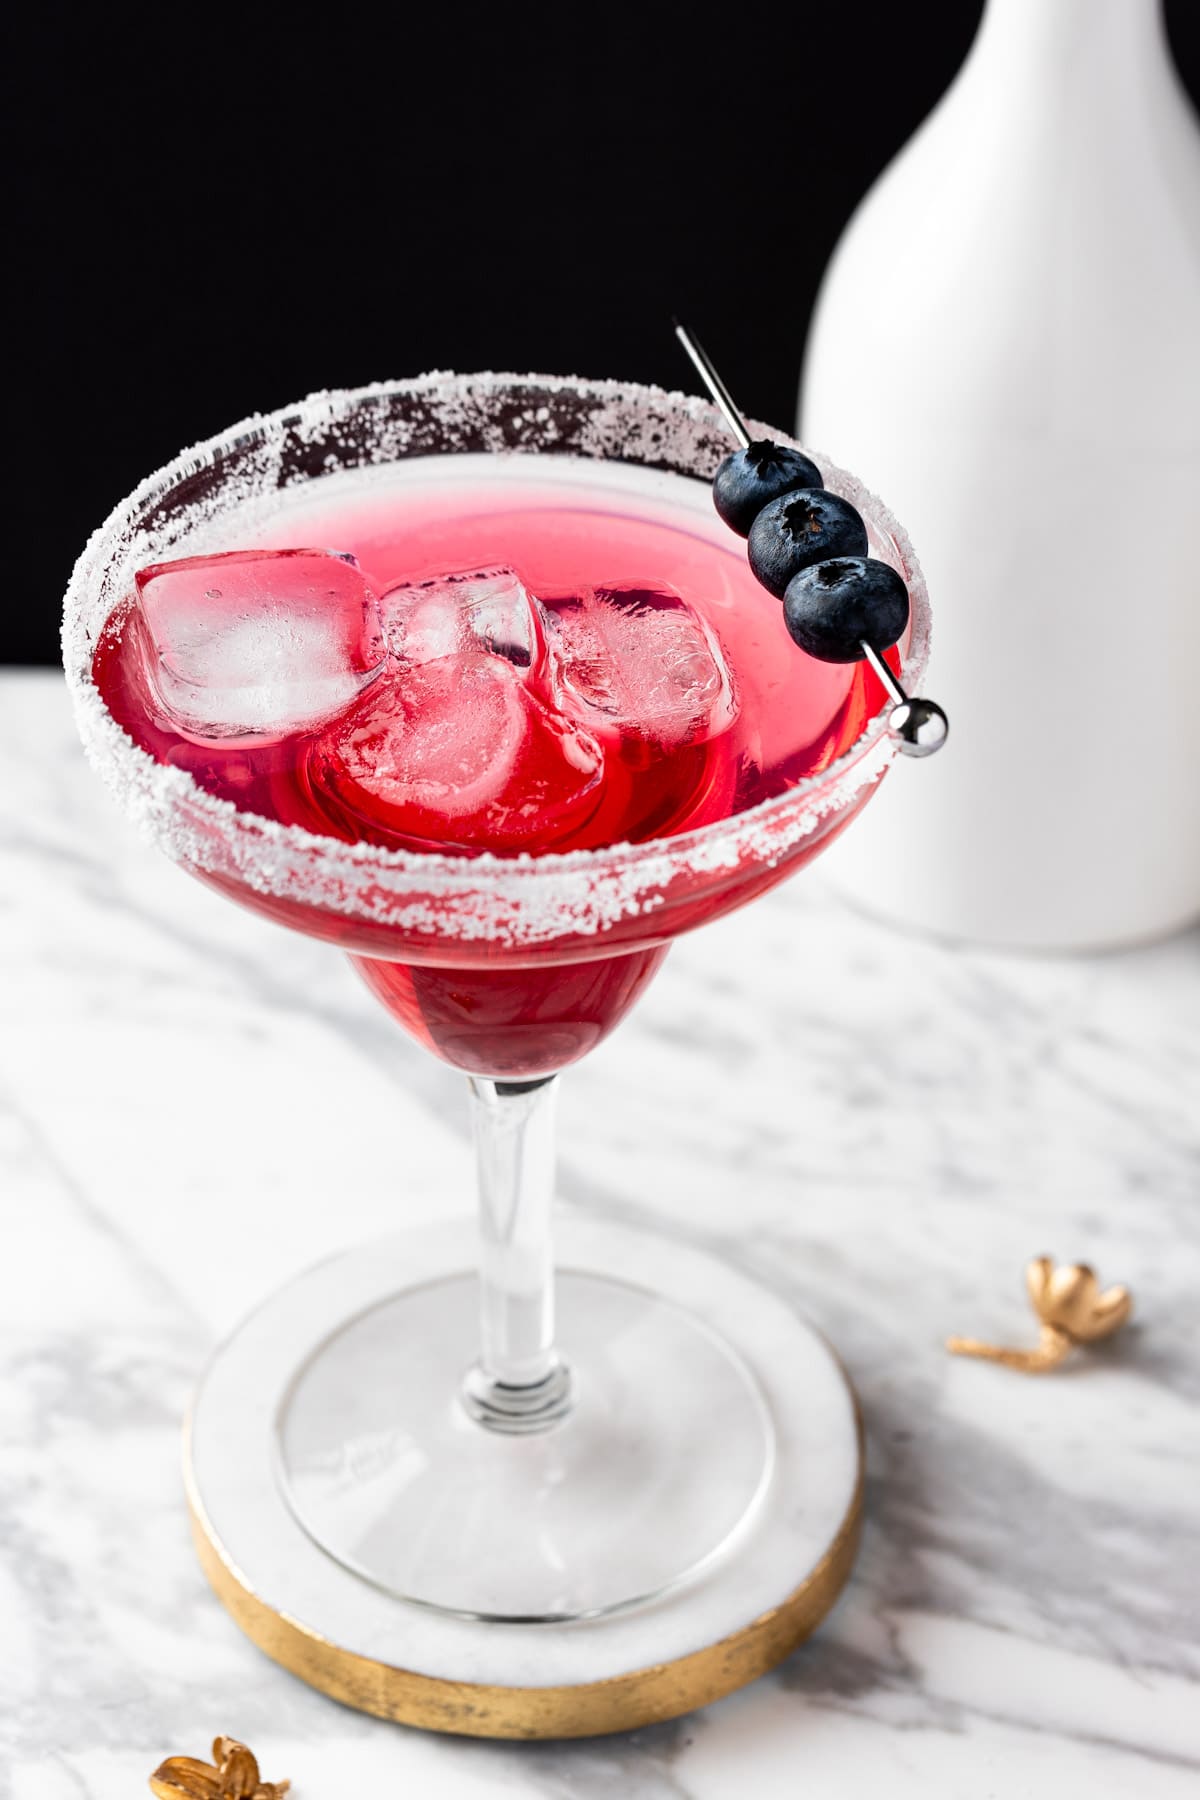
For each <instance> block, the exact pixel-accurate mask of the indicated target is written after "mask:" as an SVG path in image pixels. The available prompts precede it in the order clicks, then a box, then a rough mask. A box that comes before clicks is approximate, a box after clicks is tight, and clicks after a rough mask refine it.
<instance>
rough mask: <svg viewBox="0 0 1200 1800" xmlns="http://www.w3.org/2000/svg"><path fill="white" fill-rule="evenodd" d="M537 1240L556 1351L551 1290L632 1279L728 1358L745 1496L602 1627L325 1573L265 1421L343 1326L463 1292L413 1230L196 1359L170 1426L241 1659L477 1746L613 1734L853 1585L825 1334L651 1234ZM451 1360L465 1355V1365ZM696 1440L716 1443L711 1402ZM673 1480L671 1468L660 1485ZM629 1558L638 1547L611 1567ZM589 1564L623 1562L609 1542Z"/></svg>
mask: <svg viewBox="0 0 1200 1800" xmlns="http://www.w3.org/2000/svg"><path fill="white" fill-rule="evenodd" d="M555 1236H556V1250H557V1255H558V1262H559V1268H560V1275H561V1282H560V1294H561V1304H560V1315H561V1325H562V1330H561V1336H562V1341H563V1344H564V1348H565V1350H566V1353H567V1355H568V1357H569V1356H570V1350H571V1295H572V1284H573V1283H578V1284H580V1290H579V1291H580V1292H582V1291H583V1286H584V1285H591V1286H593V1287H594V1286H595V1284H596V1282H597V1281H600V1282H608V1283H610V1284H611V1285H612V1286H614V1287H617V1286H621V1287H629V1286H630V1285H631V1283H633V1282H636V1283H637V1284H638V1285H639V1287H644V1289H646V1290H650V1291H651V1292H653V1294H655V1295H658V1296H661V1298H662V1300H663V1301H664V1302H665V1303H667V1304H668V1305H670V1306H673V1307H675V1308H678V1309H680V1311H681V1313H683V1314H687V1315H690V1316H691V1317H692V1319H693V1320H694V1322H695V1324H696V1326H697V1327H698V1329H701V1330H703V1331H705V1332H708V1333H711V1334H715V1336H716V1337H717V1338H719V1339H722V1340H724V1343H725V1344H726V1345H727V1346H728V1347H730V1348H731V1350H732V1351H733V1352H734V1353H735V1355H736V1359H737V1360H738V1362H739V1364H740V1367H741V1368H742V1369H743V1370H744V1371H745V1374H746V1378H747V1380H748V1382H749V1383H750V1384H752V1386H753V1389H754V1391H755V1393H756V1396H757V1399H758V1401H759V1402H760V1403H761V1416H762V1420H763V1424H764V1431H765V1434H766V1442H767V1443H768V1446H769V1453H768V1456H767V1459H766V1466H765V1473H764V1478H763V1480H762V1483H761V1490H760V1492H759V1494H758V1496H757V1498H756V1500H755V1503H754V1505H753V1507H752V1508H750V1509H749V1510H748V1511H747V1514H746V1518H745V1521H744V1523H743V1524H742V1525H741V1526H740V1527H739V1528H738V1529H737V1530H736V1531H734V1532H733V1533H732V1534H730V1535H728V1536H727V1537H726V1538H725V1539H724V1541H723V1542H722V1544H721V1547H720V1550H719V1552H718V1553H717V1554H714V1555H713V1556H712V1557H711V1558H710V1559H709V1560H708V1561H706V1562H702V1563H700V1564H699V1565H698V1566H697V1567H696V1568H695V1569H694V1570H693V1572H692V1573H691V1574H690V1575H689V1576H688V1577H687V1579H685V1580H683V1581H680V1582H678V1583H677V1584H676V1585H674V1586H672V1587H669V1588H667V1589H666V1591H664V1592H661V1593H658V1594H657V1595H655V1596H654V1597H653V1598H650V1599H646V1600H639V1601H637V1602H636V1603H633V1604H630V1605H627V1606H623V1607H619V1608H616V1609H615V1610H612V1611H609V1612H605V1613H602V1614H600V1615H599V1616H592V1617H585V1618H571V1619H558V1620H554V1621H551V1622H542V1621H537V1622H530V1621H525V1620H522V1621H520V1622H509V1621H507V1620H505V1621H497V1620H496V1619H495V1618H490V1619H480V1618H473V1617H469V1616H462V1615H461V1614H459V1613H456V1612H452V1611H447V1610H443V1609H442V1608H440V1607H437V1606H431V1605H428V1604H423V1603H418V1602H414V1601H411V1600H405V1599H401V1598H398V1597H396V1595H395V1594H394V1593H392V1592H388V1591H386V1590H385V1589H384V1588H382V1587H380V1586H378V1585H375V1584H374V1583H373V1582H371V1581H370V1580H367V1579H365V1578H364V1576H363V1575H362V1574H360V1573H356V1572H354V1570H353V1569H351V1568H350V1567H347V1566H346V1564H345V1563H344V1562H343V1561H341V1560H335V1558H334V1556H332V1555H330V1554H328V1553H327V1552H326V1551H325V1550H324V1549H322V1548H320V1547H319V1545H318V1543H317V1542H316V1541H315V1538H314V1536H312V1535H310V1533H309V1531H308V1530H306V1529H305V1526H304V1525H303V1524H302V1523H301V1522H300V1518H299V1516H298V1510H297V1507H296V1504H295V1495H294V1494H292V1495H289V1493H288V1491H287V1481H286V1477H285V1474H284V1471H283V1468H282V1466H281V1460H280V1449H279V1445H280V1429H281V1420H282V1419H283V1418H284V1416H285V1414H286V1410H287V1408H288V1405H289V1401H290V1399H291V1397H292V1395H293V1393H294V1391H295V1389H296V1384H297V1379H298V1376H299V1375H300V1374H301V1372H302V1371H303V1370H305V1369H306V1368H307V1367H308V1366H309V1365H310V1364H311V1362H312V1360H313V1357H314V1353H315V1352H316V1351H317V1349H318V1347H319V1346H321V1345H322V1344H325V1343H328V1342H329V1341H330V1339H331V1337H334V1336H336V1335H337V1334H339V1333H342V1332H344V1331H346V1329H347V1328H348V1326H350V1325H351V1322H354V1323H357V1322H358V1321H361V1320H363V1319H368V1320H369V1319H370V1318H371V1317H373V1316H376V1315H379V1316H385V1315H384V1314H383V1312H382V1309H385V1308H386V1307H388V1306H389V1305H391V1304H393V1303H394V1300H395V1297H396V1296H398V1295H400V1296H402V1295H404V1294H405V1293H416V1292H418V1291H421V1292H428V1291H429V1290H431V1289H433V1290H438V1289H439V1284H441V1285H442V1289H443V1290H444V1291H445V1292H446V1294H447V1295H448V1296H450V1297H451V1298H452V1297H453V1295H454V1293H455V1290H456V1289H457V1286H458V1280H459V1279H460V1278H461V1280H462V1281H464V1282H465V1281H469V1280H470V1279H471V1275H472V1270H473V1264H474V1254H475V1250H474V1234H473V1227H472V1225H471V1223H470V1222H468V1221H464V1222H462V1223H455V1224H452V1225H447V1226H444V1227H443V1226H438V1227H434V1228H431V1229H427V1230H422V1231H417V1232H412V1233H409V1234H406V1235H405V1236H403V1237H400V1238H396V1239H393V1240H390V1241H388V1242H386V1243H383V1244H371V1245H367V1246H364V1247H361V1248H359V1249H355V1250H351V1251H348V1252H346V1253H344V1254H342V1255H340V1256H338V1257H335V1258H334V1259H332V1260H331V1261H329V1262H326V1263H323V1264H321V1265H319V1266H318V1267H317V1268H315V1269H312V1270H310V1271H308V1272H307V1273H306V1274H304V1275H302V1276H300V1277H298V1278H297V1279H296V1280H294V1281H293V1282H291V1283H290V1284H289V1285H288V1286H287V1287H285V1288H283V1289H282V1290H281V1291H280V1292H279V1293H277V1294H275V1295H273V1296H272V1297H271V1298H270V1299H269V1300H267V1301H266V1303H265V1304H264V1305H263V1306H262V1307H261V1308H260V1309H259V1310H258V1311H257V1312H256V1313H255V1314H254V1315H253V1316H252V1317H251V1318H250V1319H248V1320H247V1321H246V1322H245V1323H244V1324H243V1325H242V1326H240V1327H239V1329H238V1330H237V1331H236V1332H235V1333H234V1334H233V1336H232V1337H231V1338H229V1339H228V1340H227V1342H226V1343H225V1344H224V1345H223V1346H222V1347H221V1349H220V1350H219V1351H218V1352H217V1354H216V1356H215V1357H214V1358H213V1361H212V1363H211V1364H210V1366H209V1368H208V1370H207V1372H206V1373H205V1376H204V1378H203V1381H202V1383H201V1385H200V1389H199V1392H198V1394H197V1396H196V1400H195V1403H194V1406H193V1410H192V1415H191V1418H190V1420H189V1425H188V1433H187V1445H186V1475H187V1486H188V1497H189V1503H190V1506H191V1511H192V1519H193V1525H194V1528H195V1535H196V1543H197V1548H198V1550H199V1554H200V1560H201V1563H202V1566H203V1568H204V1571H205V1573H206V1575H207V1576H208V1578H209V1580H210V1581H211V1583H212V1585H213V1587H214V1588H215V1590H216V1592H217V1594H218V1596H219V1597H220V1599H221V1601H222V1602H223V1604H224V1605H225V1606H226V1608H227V1609H228V1611H229V1612H230V1613H231V1614H232V1616H233V1618H234V1619H235V1620H236V1621H237V1623H238V1624H239V1625H240V1626H241V1628H242V1630H243V1631H244V1632H245V1633H246V1635H247V1636H248V1637H249V1638H251V1639H252V1640H253V1642H254V1643H256V1644H257V1645H258V1646H259V1648H260V1649H262V1650H264V1651H266V1653H267V1654H268V1655H269V1656H271V1657H273V1658H274V1659H275V1660H276V1661H277V1662H279V1663H281V1664H282V1665H283V1667H284V1668H286V1669H289V1670H291V1671H292V1673H293V1674H296V1675H298V1676H300V1677H301V1679H302V1680H304V1681H307V1682H309V1683H310V1684H311V1685H312V1686H314V1687H316V1688H319V1689H321V1690H322V1691H323V1692H324V1693H326V1694H329V1695H331V1696H332V1697H333V1698H334V1699H337V1700H340V1701H342V1702H344V1703H345V1704H346V1705H348V1706H353V1707H357V1708H359V1709H360V1710H362V1711H364V1712H369V1713H375V1714H377V1715H378V1716H380V1717H382V1718H387V1719H394V1720H397V1721H399V1722H401V1723H403V1724H406V1725H415V1726H420V1727H423V1728H425V1729H426V1730H431V1731H445V1732H458V1733H463V1734H466V1735H470V1736H476V1737H505V1738H555V1737H586V1736H590V1735H593V1734H599V1733H604V1732H613V1731H625V1730H630V1729H632V1728H634V1727H635V1726H640V1725H646V1724H649V1723H652V1722H655V1721H658V1720H663V1719H670V1718H674V1717H676V1716H678V1715H679V1714H682V1713H686V1712H690V1711H691V1710H692V1709H694V1708H695V1707H698V1706H703V1705H704V1704H706V1703H707V1702H709V1701H711V1700H715V1699H717V1698H719V1697H720V1696H721V1695H722V1694H727V1693H730V1692H732V1691H733V1690H734V1689H735V1688H739V1687H742V1686H744V1685H745V1684H746V1683H747V1682H749V1681H753V1680H754V1679H755V1677H756V1676H758V1675H761V1674H762V1673H764V1671H765V1670H767V1669H769V1668H772V1667H773V1666H774V1665H775V1664H776V1663H778V1662H780V1661H781V1660H782V1658H783V1657H785V1656H786V1655H787V1654H788V1653H789V1651H791V1650H792V1649H794V1647H795V1646H796V1645H797V1644H798V1643H799V1642H800V1641H801V1639H803V1638H805V1637H807V1636H808V1634H809V1633H810V1632H811V1631H813V1630H814V1628H815V1627H816V1626H817V1625H818V1624H819V1623H820V1621H821V1620H822V1619H823V1618H824V1616H825V1614H826V1613H827V1612H828V1611H829V1609H830V1607H831V1606H832V1605H833V1602H834V1601H835V1599H836V1598H837V1595H838V1594H839V1592H840V1591H841V1588H842V1586H843V1585H844V1583H845V1581H846V1579H847V1577H848V1575H849V1573H850V1568H851V1565H852V1562H853V1558H854V1553H855V1548H856V1544H857V1537H858V1527H859V1520H860V1513H861V1505H862V1441H861V1427H860V1423H859V1418H858V1410H857V1406H856V1404H855V1400H854V1396H853V1393H852V1391H851V1388H850V1386H849V1382H848V1380H847V1378H846V1375H845V1373H844V1371H843V1370H842V1368H841V1366H840V1364H839V1363H838V1361H837V1358H836V1357H835V1356H834V1354H833V1352H832V1351H831V1349H830V1348H829V1346H828V1344H827V1343H826V1342H825V1340H824V1339H823V1338H822V1337H821V1336H820V1335H819V1334H818V1333H817V1332H816V1331H815V1330H814V1329H813V1328H812V1326H810V1325H808V1324H807V1323H806V1322H805V1321H804V1320H803V1319H802V1318H800V1317H799V1316H798V1315H797V1314H796V1313H795V1312H794V1311H793V1310H792V1308H791V1307H790V1306H789V1305H788V1304H786V1303H785V1302H784V1301H783V1300H782V1299H781V1298H780V1297H779V1296H778V1295H777V1294H775V1293H774V1292H772V1291H771V1290H770V1289H767V1288H764V1287H763V1286H762V1285H760V1284H759V1283H758V1282H756V1281H754V1280H752V1279H750V1278H749V1277H748V1276H746V1275H744V1274H742V1273H740V1272H739V1271H738V1270H736V1269H734V1268H731V1267H730V1266H728V1265H727V1264H724V1263H722V1262H719V1261H718V1260H717V1259H716V1258H714V1257H712V1256H709V1255H707V1254H705V1253H703V1252H701V1251H698V1250H696V1249H694V1248H692V1247H690V1246H686V1245H682V1244H680V1243H678V1242H676V1241H674V1240H672V1239H669V1238H666V1237H664V1236H660V1235H658V1234H657V1233H651V1232H647V1231H642V1230H640V1229H637V1228H634V1227H631V1226H627V1225H616V1224H611V1223H602V1222H588V1221H580V1220H574V1219H570V1218H563V1219H562V1220H561V1221H560V1223H559V1225H558V1228H557V1230H556V1233H555ZM469 1356H470V1345H469V1342H466V1341H464V1344H463V1360H464V1363H465V1362H466V1361H467V1360H469ZM379 1379H380V1382H381V1383H383V1382H385V1381H386V1379H387V1375H386V1370H384V1369H382V1368H381V1370H380V1376H379ZM384 1391H386V1389H385V1390H384ZM583 1404H586V1393H585V1394H584V1395H582V1396H581V1399H580V1405H583ZM712 1429H713V1433H714V1434H715V1442H716V1447H717V1449H718V1451H719V1445H720V1433H721V1419H720V1416H719V1409H718V1411H717V1413H715V1414H714V1417H713V1421H712ZM688 1478H689V1471H688V1469H686V1468H681V1469H677V1470H675V1471H674V1481H675V1484H676V1488H677V1491H678V1493H679V1494H680V1495H684V1496H685V1495H686V1490H687V1482H688ZM509 1523H510V1525H511V1522H509ZM676 1525H677V1508H676V1507H675V1506H674V1505H671V1504H664V1506H663V1507H662V1508H661V1510H660V1512H659V1513H656V1514H655V1516H654V1518H653V1519H652V1520H650V1521H649V1522H648V1523H646V1524H644V1525H643V1526H642V1527H641V1529H642V1530H643V1531H645V1530H650V1531H661V1532H663V1533H666V1534H670V1533H671V1532H672V1530H673V1529H674V1528H676ZM644 1551H645V1545H644V1544H643V1543H640V1542H639V1543H638V1544H636V1545H634V1546H633V1547H632V1548H631V1549H630V1550H629V1551H628V1552H627V1554H629V1555H630V1557H631V1558H633V1559H635V1560H637V1559H639V1558H640V1557H641V1556H643V1555H644ZM609 1554H611V1556H612V1557H615V1558H620V1557H621V1556H622V1554H623V1551H622V1545H621V1543H620V1542H619V1541H617V1542H615V1543H614V1545H613V1546H612V1548H611V1551H610V1552H609Z"/></svg>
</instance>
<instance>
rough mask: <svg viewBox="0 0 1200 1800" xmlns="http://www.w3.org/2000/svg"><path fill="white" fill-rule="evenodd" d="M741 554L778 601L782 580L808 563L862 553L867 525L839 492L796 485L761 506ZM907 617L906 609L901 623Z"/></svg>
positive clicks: (784, 585)
mask: <svg viewBox="0 0 1200 1800" xmlns="http://www.w3.org/2000/svg"><path fill="white" fill-rule="evenodd" d="M715 491H716V484H715V483H714V494H715ZM746 553H747V555H748V556H749V558H750V567H751V569H752V570H753V571H754V575H755V578H756V579H757V580H758V581H760V582H761V583H762V585H763V587H765V588H766V589H767V591H768V593H771V594H774V595H775V598H776V599H777V600H782V599H783V596H784V594H785V593H786V592H787V586H788V582H789V581H791V580H792V578H793V576H795V575H798V574H799V573H800V571H801V569H807V568H808V567H809V565H810V563H819V562H825V561H827V560H828V558H829V557H831V556H865V555H866V554H867V528H866V526H865V525H864V524H863V520H862V514H861V513H860V512H859V510H858V508H857V507H855V506H851V504H850V502H849V501H848V500H843V499H842V497H841V495H840V494H830V493H828V492H826V490H825V489H824V488H800V489H798V490H797V491H796V492H794V493H791V494H783V495H781V496H780V498H779V499H778V500H772V501H770V503H769V504H768V505H766V506H764V507H763V509H762V511H761V512H760V513H759V515H758V517H757V518H756V519H755V521H754V523H753V525H752V526H751V529H750V537H749V540H748V542H747V544H746ZM907 617H908V615H907V611H906V612H905V621H906V622H907ZM900 629H901V630H903V629H904V626H903V624H902V625H901V627H900Z"/></svg>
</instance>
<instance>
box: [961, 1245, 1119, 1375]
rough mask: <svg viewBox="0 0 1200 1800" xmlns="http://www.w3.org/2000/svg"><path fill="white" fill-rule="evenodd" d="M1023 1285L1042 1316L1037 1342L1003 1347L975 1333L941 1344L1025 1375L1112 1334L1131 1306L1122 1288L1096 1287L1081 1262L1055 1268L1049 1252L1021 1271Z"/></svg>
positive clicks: (1052, 1365) (1055, 1364) (1039, 1372)
mask: <svg viewBox="0 0 1200 1800" xmlns="http://www.w3.org/2000/svg"><path fill="white" fill-rule="evenodd" d="M1025 1285H1026V1287H1027V1288H1028V1289H1029V1298H1030V1300H1031V1301H1032V1302H1033V1310H1034V1311H1035V1312H1036V1314H1037V1316H1038V1318H1039V1319H1040V1320H1041V1324H1042V1330H1041V1336H1040V1338H1039V1341H1038V1344H1037V1347H1036V1348H1035V1349H1032V1350H1006V1349H1001V1348H1000V1347H999V1346H997V1345H996V1344H982V1343H980V1341H979V1339H978V1338H964V1337H952V1338H947V1339H946V1348H947V1350H949V1351H951V1352H952V1353H953V1354H954V1355H955V1356H979V1357H983V1358H984V1359H985V1360H986V1361H988V1362H998V1363H1003V1364H1004V1366H1005V1368H1006V1369H1019V1370H1020V1371H1021V1372H1022V1374H1025V1375H1044V1374H1045V1373H1046V1372H1047V1370H1049V1369H1055V1368H1057V1367H1058V1365H1059V1363H1060V1362H1061V1361H1062V1360H1063V1358H1064V1357H1065V1356H1067V1355H1069V1354H1070V1352H1071V1351H1072V1350H1073V1349H1074V1348H1075V1346H1076V1345H1077V1344H1093V1343H1095V1342H1096V1341H1097V1340H1098V1339H1099V1338H1106V1337H1111V1335H1112V1333H1113V1332H1114V1331H1117V1330H1119V1328H1120V1327H1121V1326H1122V1325H1123V1324H1124V1323H1125V1321H1126V1319H1127V1318H1128V1317H1129V1315H1130V1313H1131V1312H1132V1311H1133V1295H1132V1294H1131V1293H1130V1292H1129V1289H1128V1288H1126V1287H1110V1288H1108V1289H1106V1290H1105V1292H1104V1293H1101V1292H1100V1284H1099V1282H1098V1281H1097V1280H1096V1277H1095V1275H1094V1273H1093V1272H1092V1270H1091V1269H1089V1267H1088V1265H1087V1264H1086V1263H1063V1264H1062V1265H1061V1266H1059V1267H1058V1268H1056V1267H1055V1265H1054V1261H1053V1259H1052V1258H1051V1257H1049V1256H1037V1257H1035V1258H1034V1260H1033V1261H1032V1262H1031V1263H1029V1264H1028V1265H1027V1267H1026V1270H1025Z"/></svg>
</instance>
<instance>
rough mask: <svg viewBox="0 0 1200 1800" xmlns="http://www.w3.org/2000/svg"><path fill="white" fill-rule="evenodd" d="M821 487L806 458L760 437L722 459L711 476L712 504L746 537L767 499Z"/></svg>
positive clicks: (816, 473) (726, 520)
mask: <svg viewBox="0 0 1200 1800" xmlns="http://www.w3.org/2000/svg"><path fill="white" fill-rule="evenodd" d="M824 485H825V483H824V482H823V481H822V479H821V471H820V469H818V467H817V465H816V463H815V462H813V461H812V459H811V458H810V457H807V456H804V455H802V454H801V452H800V451H799V450H790V449H789V448H788V446H787V445H786V444H775V443H772V442H771V439H770V438H760V439H759V441H758V442H757V443H754V444H747V445H746V448H745V449H744V450H733V451H731V452H730V454H729V455H728V456H727V457H726V458H725V460H724V462H723V463H722V464H721V466H720V468H719V469H718V470H717V472H716V474H715V475H714V476H713V505H714V506H715V507H716V509H717V511H718V512H719V513H720V515H721V517H722V518H723V519H724V521H725V523H726V524H727V525H729V526H731V527H732V529H733V530H734V531H737V532H740V534H741V535H742V537H746V536H747V535H748V533H749V530H750V527H751V526H752V525H753V523H754V521H755V519H756V518H757V517H758V514H759V513H760V512H761V511H762V509H763V507H764V506H765V505H766V504H767V501H768V500H775V499H777V498H778V497H779V495H780V494H791V493H794V492H795V490H796V489H797V488H819V487H824Z"/></svg>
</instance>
